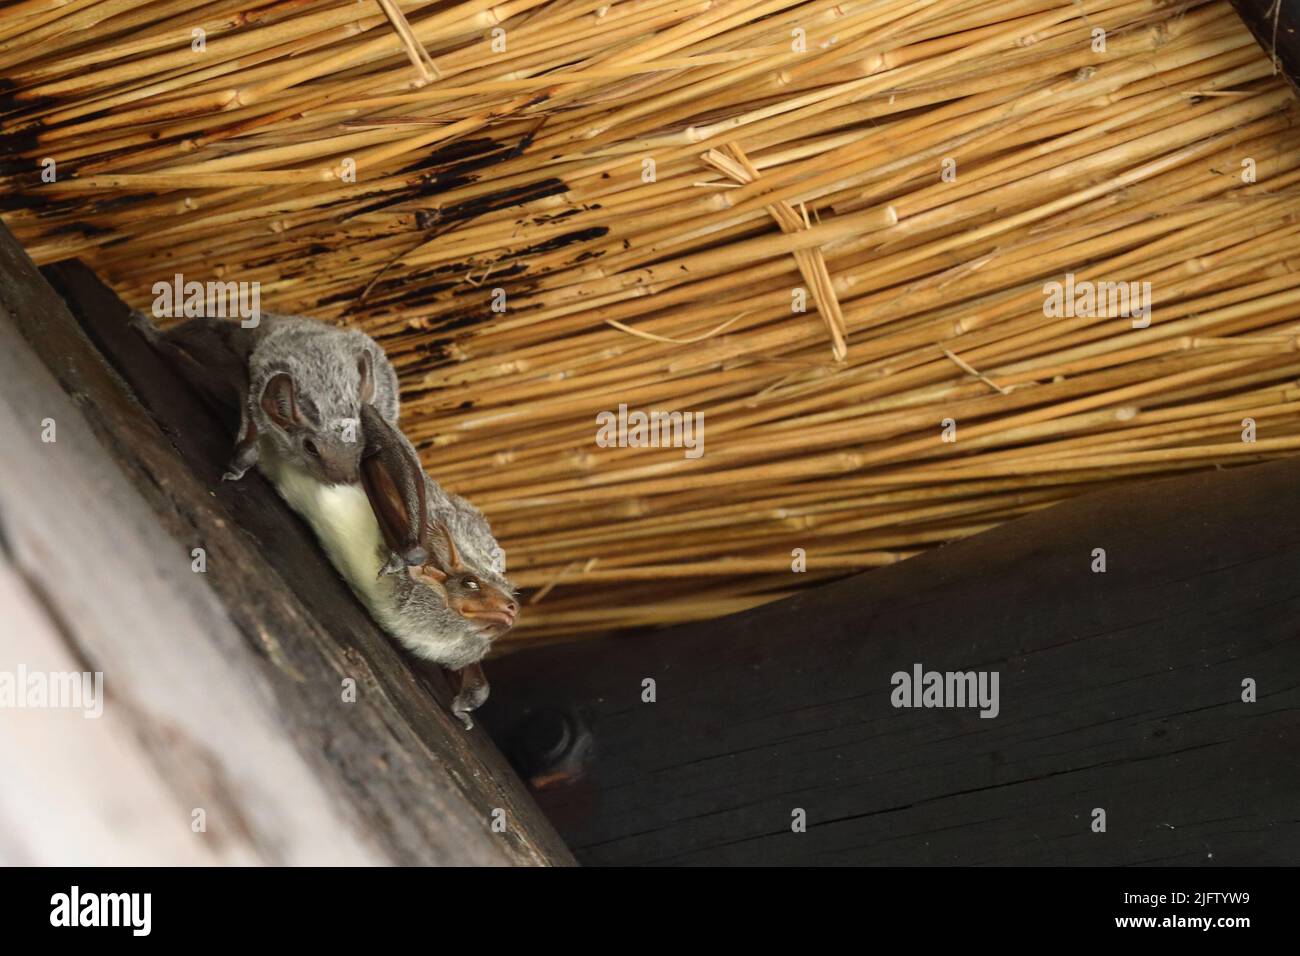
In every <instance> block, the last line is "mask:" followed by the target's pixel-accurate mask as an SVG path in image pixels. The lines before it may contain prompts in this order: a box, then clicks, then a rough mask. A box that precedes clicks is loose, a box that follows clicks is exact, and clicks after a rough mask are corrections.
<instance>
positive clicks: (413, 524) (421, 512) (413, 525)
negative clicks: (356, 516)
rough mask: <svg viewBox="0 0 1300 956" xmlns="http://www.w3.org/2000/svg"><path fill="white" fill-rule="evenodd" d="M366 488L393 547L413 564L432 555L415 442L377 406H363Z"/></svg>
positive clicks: (363, 481) (384, 534) (363, 463)
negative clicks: (426, 538) (426, 539)
mask: <svg viewBox="0 0 1300 956" xmlns="http://www.w3.org/2000/svg"><path fill="white" fill-rule="evenodd" d="M361 431H362V437H363V439H364V447H363V450H362V457H361V486H362V488H363V489H364V490H365V492H366V497H367V498H369V499H370V508H371V510H372V511H373V512H374V513H375V519H376V520H377V521H378V522H379V530H380V532H381V533H382V534H383V536H384V541H385V543H386V544H387V545H388V547H389V550H391V551H393V552H395V553H396V554H397V555H399V557H400V558H401V559H402V560H404V561H405V562H406V563H407V564H418V563H423V562H424V561H425V560H426V559H427V558H428V551H427V550H426V549H425V545H424V540H423V539H424V530H425V511H426V508H427V503H426V493H425V486H424V481H425V479H424V471H423V469H421V468H420V459H419V458H418V457H417V456H416V454H415V449H414V448H412V447H411V444H410V442H408V441H406V439H405V438H403V437H402V434H401V432H399V431H398V430H397V429H395V428H394V427H393V426H392V425H390V424H388V422H386V421H384V419H383V416H381V415H380V414H379V412H378V411H376V409H375V407H374V406H373V405H362V406H361Z"/></svg>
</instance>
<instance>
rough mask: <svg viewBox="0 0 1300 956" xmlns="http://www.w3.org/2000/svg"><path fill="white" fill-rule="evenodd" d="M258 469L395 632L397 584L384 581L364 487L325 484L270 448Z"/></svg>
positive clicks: (378, 542)
mask: <svg viewBox="0 0 1300 956" xmlns="http://www.w3.org/2000/svg"><path fill="white" fill-rule="evenodd" d="M258 468H259V470H260V471H262V473H263V474H265V475H266V476H267V477H268V478H269V479H271V483H272V484H273V485H275V489H276V491H278V492H279V493H280V497H282V498H283V499H284V500H285V501H286V502H287V503H288V504H289V507H290V508H292V509H293V510H294V511H296V512H298V514H299V515H301V516H302V517H303V519H304V520H305V521H306V522H307V523H308V524H309V525H311V529H312V531H314V532H315V533H316V537H317V539H318V540H319V541H320V543H321V546H322V547H323V548H324V549H325V553H326V554H327V555H328V556H329V559H330V561H331V562H333V564H334V567H336V568H337V569H338V571H339V573H340V574H341V575H343V577H344V579H345V580H346V581H347V582H348V584H350V585H351V586H352V590H353V591H355V592H356V594H357V597H359V598H361V601H362V603H363V604H365V605H366V607H367V608H369V609H370V613H371V614H372V615H374V617H375V619H376V620H377V621H378V622H379V623H380V624H381V625H382V626H383V627H384V628H385V629H387V630H389V631H393V630H394V625H397V624H398V623H399V622H397V621H396V620H395V618H396V615H395V614H393V613H392V611H391V609H390V607H389V605H390V604H391V601H390V594H391V590H392V584H391V582H389V581H386V580H383V579H381V578H380V577H379V568H380V567H381V566H382V565H383V563H384V558H383V551H382V544H383V542H382V538H381V536H380V533H379V524H378V523H377V522H376V521H375V513H374V512H373V511H372V510H371V509H370V501H369V499H368V498H366V493H365V491H364V490H363V489H362V488H361V486H360V485H322V484H321V483H320V482H318V481H316V480H315V479H314V478H312V477H311V476H310V475H308V474H307V472H306V471H304V470H303V469H301V468H299V467H297V466H296V465H291V464H289V463H288V462H286V461H285V460H284V459H282V458H280V457H279V456H278V455H276V454H275V452H274V451H271V450H270V449H267V448H265V447H263V448H262V449H260V460H259V462H258ZM399 636H400V635H399Z"/></svg>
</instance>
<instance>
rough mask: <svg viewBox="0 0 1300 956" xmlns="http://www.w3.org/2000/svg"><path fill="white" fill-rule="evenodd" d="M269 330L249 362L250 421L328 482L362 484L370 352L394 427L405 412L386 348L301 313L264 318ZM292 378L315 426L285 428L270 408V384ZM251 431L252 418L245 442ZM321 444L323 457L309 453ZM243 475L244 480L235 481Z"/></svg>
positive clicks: (377, 398) (380, 401) (380, 399)
mask: <svg viewBox="0 0 1300 956" xmlns="http://www.w3.org/2000/svg"><path fill="white" fill-rule="evenodd" d="M262 324H263V325H264V326H266V328H265V330H264V331H263V332H262V334H261V336H260V338H259V340H258V343H257V347H256V348H255V349H254V350H253V353H252V356H251V357H250V358H249V363H248V364H249V383H248V384H249V388H248V403H247V407H246V409H245V412H244V414H245V416H247V418H248V419H250V420H251V421H252V423H253V425H254V426H256V429H257V435H258V437H259V439H260V440H262V441H265V442H269V443H270V444H271V445H272V447H273V448H274V449H275V451H276V452H277V453H278V454H279V455H281V456H282V457H284V458H285V459H286V460H288V461H291V462H294V463H296V464H299V465H301V466H302V467H304V468H306V469H307V470H308V471H311V472H312V473H314V474H315V475H316V476H317V477H319V478H320V479H321V480H322V481H325V482H326V483H350V482H355V481H356V480H357V468H358V466H359V464H360V461H361V452H362V446H363V440H362V436H361V420H360V416H361V399H360V387H361V376H360V373H359V372H358V368H357V363H358V361H359V359H360V358H361V356H362V355H363V354H364V353H366V352H369V353H370V357H371V360H372V366H371V367H372V369H373V374H374V378H375V381H374V401H373V402H372V404H373V405H374V407H375V409H376V410H377V411H378V412H379V413H380V414H381V415H382V416H383V417H384V420H385V421H387V422H389V423H390V424H392V425H394V426H395V425H396V424H397V417H398V411H399V399H398V384H397V373H396V372H395V371H394V370H393V366H392V365H391V364H390V363H389V361H388V359H387V358H386V357H385V355H384V351H383V349H381V348H380V347H379V345H378V343H376V342H375V341H374V339H372V338H370V336H368V335H366V334H365V333H364V332H358V331H355V330H347V329H339V328H335V327H334V326H331V325H327V324H325V323H324V322H319V321H317V320H315V319H308V318H303V317H300V316H278V315H277V316H263V319H262ZM281 373H287V374H288V375H289V377H290V378H291V379H292V380H293V382H294V385H295V386H296V393H295V397H296V401H297V404H298V408H299V410H300V412H301V413H302V415H303V417H304V418H305V419H306V420H307V425H306V427H305V428H303V429H293V430H286V429H284V428H282V427H280V426H279V425H278V424H276V423H275V421H274V420H273V419H272V418H271V416H270V415H268V414H267V412H266V410H265V409H264V408H263V407H262V403H261V397H262V395H263V394H264V393H265V390H266V387H267V384H268V382H270V380H271V379H272V378H273V377H274V376H276V375H278V374H281ZM246 434H247V421H246V422H245V423H244V424H243V425H241V428H240V438H241V439H243V438H244V436H245V435H246ZM309 440H310V441H311V442H313V443H314V444H315V445H316V447H317V448H318V449H319V450H320V452H321V454H320V456H319V457H318V456H314V455H311V454H308V452H307V450H306V443H307V442H308V441H309ZM235 477H238V476H235Z"/></svg>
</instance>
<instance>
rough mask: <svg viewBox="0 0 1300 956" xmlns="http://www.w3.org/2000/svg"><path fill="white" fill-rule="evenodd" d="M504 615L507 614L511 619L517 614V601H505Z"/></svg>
mask: <svg viewBox="0 0 1300 956" xmlns="http://www.w3.org/2000/svg"><path fill="white" fill-rule="evenodd" d="M506 613H507V614H509V615H510V616H511V617H514V616H515V615H516V614H518V613H519V602H518V601H506Z"/></svg>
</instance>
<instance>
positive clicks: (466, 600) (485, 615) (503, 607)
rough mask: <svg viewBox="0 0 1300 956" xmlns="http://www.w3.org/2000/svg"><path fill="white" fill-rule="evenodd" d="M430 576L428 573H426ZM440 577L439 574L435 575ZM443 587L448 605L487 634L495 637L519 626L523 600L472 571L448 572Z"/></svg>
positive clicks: (442, 582)
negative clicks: (516, 598)
mask: <svg viewBox="0 0 1300 956" xmlns="http://www.w3.org/2000/svg"><path fill="white" fill-rule="evenodd" d="M425 576H426V577H427V576H428V572H425ZM433 577H434V578H435V580H437V577H438V576H437V574H436V573H435V574H434V575H433ZM436 586H441V588H442V590H443V593H444V594H445V595H446V597H447V606H448V607H449V608H451V609H452V610H453V611H455V612H456V613H457V614H459V615H460V616H461V617H463V618H465V619H466V620H467V621H470V622H471V623H473V624H475V625H477V626H478V628H479V632H480V633H482V634H483V635H484V636H485V637H488V638H491V639H495V638H498V637H500V636H501V635H502V634H504V633H506V631H508V630H510V629H511V628H512V627H514V626H515V618H516V616H517V615H518V614H519V602H518V601H516V600H515V598H514V596H513V595H511V594H507V593H506V592H505V591H503V590H501V589H500V588H498V587H497V586H496V585H494V584H491V583H489V582H487V581H485V580H483V578H481V577H480V576H478V575H476V574H474V573H473V572H472V571H468V570H464V569H458V570H453V571H451V572H450V573H448V574H446V575H445V576H444V577H443V578H442V579H441V580H440V581H438V584H437V585H436Z"/></svg>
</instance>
